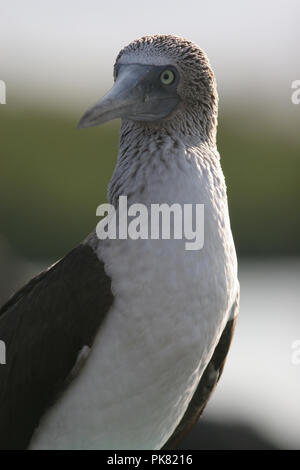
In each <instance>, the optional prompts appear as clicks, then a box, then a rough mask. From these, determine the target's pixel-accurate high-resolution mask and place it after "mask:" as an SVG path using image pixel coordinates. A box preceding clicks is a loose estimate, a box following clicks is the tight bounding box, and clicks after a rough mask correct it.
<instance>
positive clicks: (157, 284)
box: [31, 150, 237, 449]
mask: <svg viewBox="0 0 300 470" xmlns="http://www.w3.org/2000/svg"><path fill="white" fill-rule="evenodd" d="M169 162H170V160H169ZM139 171H141V172H144V170H143V167H141V168H140V170H139ZM135 181H139V183H138V184H137V186H136V188H135V187H134V184H133V183H132V182H131V183H130V190H131V194H132V195H131V197H129V203H130V201H132V202H136V201H138V202H143V203H145V204H147V205H150V203H152V202H157V203H162V202H167V203H169V204H172V203H174V202H177V203H180V204H183V203H199V204H204V223H205V225H204V227H205V230H204V247H203V249H202V250H200V251H187V250H185V247H184V243H185V241H184V240H113V241H106V242H99V243H98V242H96V241H95V238H93V237H92V238H90V239H89V241H88V242H89V243H92V245H93V248H94V249H95V250H96V252H97V254H98V256H99V257H100V258H101V259H102V260H104V262H105V266H106V270H107V273H108V275H109V276H110V277H111V279H112V289H113V293H114V296H115V301H114V304H113V306H112V308H111V310H110V311H109V313H108V315H107V317H106V320H105V321H104V324H103V325H102V326H101V329H100V331H99V333H98V335H97V336H96V339H95V342H94V345H93V348H92V351H91V354H90V357H89V359H88V361H87V363H86V365H85V367H84V369H83V370H82V372H81V373H80V375H79V377H78V378H77V379H76V380H75V382H74V383H73V385H72V386H71V387H70V388H69V389H68V390H67V391H66V393H65V394H64V395H63V397H62V398H61V399H60V401H59V402H58V403H57V404H55V405H54V407H53V408H52V409H51V410H50V411H49V412H48V413H47V415H46V416H45V418H44V419H43V420H42V423H41V425H40V427H39V429H38V432H37V433H36V434H35V436H34V439H33V441H32V446H31V447H32V448H50V449H53V448H58V449H59V448H60V449H66V448H68V449H70V448H71V449H72V448H81V449H115V448H118V449H130V448H131V449H132V448H134V449H159V448H160V447H161V446H162V445H163V444H164V443H165V441H166V440H167V439H168V437H169V436H170V435H171V434H172V432H173V430H174V429H175V428H176V426H177V424H178V422H179V421H180V419H181V418H182V415H183V414H184V411H185V409H186V407H187V406H188V403H189V401H190V400H191V397H192V396H193V393H194V391H195V388H196V387H197V384H198V382H199V379H200V377H201V375H202V373H203V370H204V368H205V366H206V365H207V363H208V361H209V359H210V357H211V355H212V353H213V351H214V348H215V346H216V344H217V342H218V339H219V337H220V334H221V332H222V330H223V328H224V326H225V323H226V320H227V317H228V312H229V309H230V306H231V304H232V302H233V300H234V296H235V293H236V289H237V274H236V258H235V251H234V246H233V242H232V237H231V231H230V224H229V218H228V211H227V200H226V190H225V184H224V180H223V175H222V171H221V169H220V166H219V162H218V160H217V158H216V157H214V159H213V161H210V159H209V156H205V155H201V152H200V153H199V152H198V151H192V150H191V151H190V152H188V151H186V152H185V156H184V158H181V159H176V158H174V159H173V161H172V162H171V164H169V165H168V167H166V166H165V165H163V164H161V165H160V166H157V168H156V169H155V170H153V169H152V171H150V173H149V174H147V175H146V176H145V173H143V177H142V176H141V178H140V179H139V178H138V175H136V178H135ZM124 184H125V183H124ZM141 185H142V186H143V191H142V192H140V193H139V188H140V187H141ZM123 189H124V188H123ZM128 192H129V191H128ZM128 192H127V193H128Z"/></svg>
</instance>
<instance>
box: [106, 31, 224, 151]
mask: <svg viewBox="0 0 300 470" xmlns="http://www.w3.org/2000/svg"><path fill="white" fill-rule="evenodd" d="M124 60H125V62H127V61H128V60H129V62H130V61H134V62H137V63H139V62H141V63H151V62H152V63H157V64H165V65H168V64H174V65H175V66H176V67H177V69H178V70H179V73H180V83H179V85H178V89H177V92H178V94H179V96H180V97H181V99H182V104H183V106H179V108H178V109H177V110H176V111H175V112H174V113H172V115H171V116H170V117H169V118H167V119H166V120H164V121H162V122H161V123H160V127H163V128H167V127H170V126H171V127H172V128H174V127H175V128H176V130H177V131H181V132H183V133H184V134H186V135H199V134H200V135H201V136H202V137H203V139H204V140H208V141H209V142H210V143H214V142H215V134H216V126H217V114H218V94H217V90H216V82H215V77H214V73H213V71H212V69H211V67H210V64H209V61H208V58H207V56H206V54H205V53H204V52H203V51H202V49H200V47H199V46H197V44H195V43H193V42H191V41H189V40H187V39H184V38H181V37H179V36H173V35H151V36H144V37H142V38H139V39H136V40H134V41H133V42H131V43H130V44H129V45H127V46H126V47H124V48H123V49H122V50H121V51H120V52H119V54H118V56H117V59H116V63H115V70H116V65H117V64H118V63H119V62H123V61H124Z"/></svg>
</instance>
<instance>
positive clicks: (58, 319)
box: [0, 245, 113, 449]
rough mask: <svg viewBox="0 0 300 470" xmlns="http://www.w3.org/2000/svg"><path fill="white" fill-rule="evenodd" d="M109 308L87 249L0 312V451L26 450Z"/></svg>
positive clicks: (107, 291) (106, 285)
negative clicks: (0, 347) (1, 361)
mask: <svg viewBox="0 0 300 470" xmlns="http://www.w3.org/2000/svg"><path fill="white" fill-rule="evenodd" d="M112 302H113V296H112V293H111V281H110V278H109V277H108V276H107V275H106V273H105V271H104V265H103V263H102V262H101V261H100V260H99V259H98V257H97V256H96V254H95V253H94V251H93V250H92V248H91V247H89V246H88V245H79V246H78V247H77V248H75V249H74V250H72V251H71V252H70V253H69V254H68V255H67V256H66V257H65V258H63V259H62V260H60V261H59V262H58V263H56V264H55V265H53V266H52V267H51V268H49V269H48V270H47V271H44V272H43V273H41V274H40V275H38V276H37V277H36V278H34V279H33V280H31V281H30V282H29V283H28V284H27V285H26V286H25V287H23V288H22V289H21V290H20V291H19V292H17V293H16V294H15V295H14V296H13V297H12V298H11V299H10V300H9V301H8V302H7V303H6V304H5V305H4V306H3V307H2V308H1V310H0V338H1V340H3V341H5V343H6V365H2V366H1V367H0V404H1V406H0V449H24V448H26V447H27V446H28V444H29V441H30V438H31V436H32V433H33V431H34V429H35V427H36V426H37V424H38V422H39V419H40V417H41V415H42V414H43V413H44V411H45V410H46V408H47V407H48V406H49V405H50V404H51V403H52V402H53V400H54V399H55V397H56V396H57V394H58V393H59V392H60V390H61V388H62V387H63V386H64V382H65V380H66V378H67V377H68V374H69V373H70V371H71V369H72V367H73V366H74V364H75V362H76V359H77V356H78V353H79V352H80V350H81V349H82V347H83V346H85V345H91V344H92V342H93V339H94V337H95V334H96V332H97V330H98V328H99V326H100V324H101V322H102V321H103V318H104V316H105V314H106V313H107V311H108V310H109V308H110V306H111V305H112Z"/></svg>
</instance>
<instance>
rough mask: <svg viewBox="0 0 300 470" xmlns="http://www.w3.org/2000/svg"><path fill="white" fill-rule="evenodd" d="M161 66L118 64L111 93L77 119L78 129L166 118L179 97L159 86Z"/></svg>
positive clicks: (172, 91)
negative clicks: (113, 121)
mask: <svg viewBox="0 0 300 470" xmlns="http://www.w3.org/2000/svg"><path fill="white" fill-rule="evenodd" d="M160 69H161V67H157V66H152V65H142V64H129V65H121V66H120V67H119V73H118V77H117V79H116V81H115V84H114V85H113V87H112V88H111V90H110V91H109V92H108V93H107V94H106V95H105V96H104V97H103V98H102V99H101V100H100V101H98V103H96V105H95V106H93V107H92V108H91V109H89V110H88V111H87V112H86V113H85V114H84V115H83V116H82V118H81V119H80V121H79V124H78V127H79V128H85V127H93V126H98V125H100V124H103V123H105V122H107V121H111V120H113V119H116V118H125V119H131V120H136V121H154V120H157V119H162V118H164V117H166V116H167V115H168V114H170V112H171V111H172V110H173V109H174V108H175V107H176V105H177V104H178V102H179V97H178V95H177V93H176V90H175V92H174V87H173V90H167V91H166V90H165V89H163V88H162V87H161V86H160V83H159V76H160Z"/></svg>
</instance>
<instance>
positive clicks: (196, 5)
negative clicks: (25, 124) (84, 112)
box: [0, 0, 300, 107]
mask: <svg viewBox="0 0 300 470" xmlns="http://www.w3.org/2000/svg"><path fill="white" fill-rule="evenodd" d="M299 19H300V2H299V1H297V0H264V1H261V0H251V1H249V0H246V1H239V0H227V1H226V2H225V1H222V0H215V1H210V2H207V1H201V0H196V1H195V0H192V1H184V2H179V1H175V0H174V1H170V0H164V1H161V0H152V1H151V2H150V1H149V2H141V1H137V0H127V1H122V2H121V1H119V0H116V1H109V2H106V1H104V2H103V1H99V0H84V1H83V0H51V1H49V0H47V1H45V0H27V1H26V2H25V1H24V0H9V2H8V1H3V0H0V79H2V80H5V81H6V84H7V94H8V97H7V98H8V99H9V94H10V95H11V96H12V95H13V96H18V97H19V99H20V101H25V100H32V99H33V100H34V101H38V102H39V103H40V104H43V103H44V102H45V101H48V102H51V103H52V105H54V106H69V105H72V106H75V107H77V106H81V105H82V103H85V104H86V103H87V100H90V101H91V102H93V101H94V100H95V97H97V98H98V96H99V95H101V93H102V92H103V90H104V89H105V88H107V87H108V86H109V85H110V84H111V82H112V67H113V63H114V59H115V57H116V55H117V53H118V51H119V50H120V49H121V47H123V46H124V45H126V44H127V43H128V42H130V41H131V40H133V39H135V38H136V37H139V36H142V35H144V34H149V33H150V34H151V33H174V34H178V35H182V36H185V37H187V38H189V39H191V40H193V41H195V42H196V43H198V44H199V45H200V46H201V47H202V48H203V49H204V50H205V51H206V52H207V54H208V56H209V58H210V61H211V63H212V65H213V68H214V70H215V73H216V76H217V81H218V87H219V92H220V94H221V96H222V97H223V99H225V98H231V97H237V98H239V100H240V99H242V98H244V99H246V100H249V101H253V100H256V98H258V99H259V100H261V99H263V100H264V102H265V104H266V106H272V105H274V103H275V105H276V104H277V105H282V106H283V107H284V106H285V105H286V103H287V102H288V103H290V95H291V82H292V81H293V80H296V79H299V78H300V60H299V59H300V41H299Z"/></svg>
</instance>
